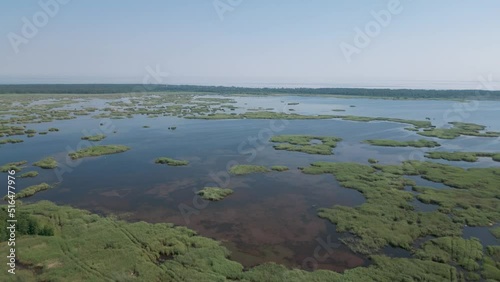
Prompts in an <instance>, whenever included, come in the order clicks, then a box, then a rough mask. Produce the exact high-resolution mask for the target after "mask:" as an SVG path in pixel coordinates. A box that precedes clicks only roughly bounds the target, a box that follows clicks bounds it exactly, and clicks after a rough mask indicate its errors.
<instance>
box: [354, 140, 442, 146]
mask: <svg viewBox="0 0 500 282" xmlns="http://www.w3.org/2000/svg"><path fill="white" fill-rule="evenodd" d="M363 143H367V144H370V145H374V146H385V147H414V148H434V147H439V146H441V144H439V143H438V142H436V141H431V140H426V139H419V140H410V141H396V140H387V139H371V140H366V141H364V142H363Z"/></svg>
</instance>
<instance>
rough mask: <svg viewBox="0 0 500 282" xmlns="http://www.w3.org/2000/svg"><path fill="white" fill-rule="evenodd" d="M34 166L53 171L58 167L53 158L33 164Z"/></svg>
mask: <svg viewBox="0 0 500 282" xmlns="http://www.w3.org/2000/svg"><path fill="white" fill-rule="evenodd" d="M33 165H34V166H38V167H40V168H43V169H52V168H56V167H57V161H56V160H55V159H54V158H53V157H47V158H44V159H42V160H39V161H38V162H35V163H33Z"/></svg>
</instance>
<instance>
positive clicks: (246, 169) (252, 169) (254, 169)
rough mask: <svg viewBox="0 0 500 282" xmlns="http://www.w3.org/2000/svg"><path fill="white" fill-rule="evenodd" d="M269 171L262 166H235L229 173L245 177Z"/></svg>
mask: <svg viewBox="0 0 500 282" xmlns="http://www.w3.org/2000/svg"><path fill="white" fill-rule="evenodd" d="M269 171H270V170H269V169H268V168H267V167H265V166H261V165H234V166H232V167H231V168H230V169H229V173H230V174H234V175H245V174H250V173H259V172H269Z"/></svg>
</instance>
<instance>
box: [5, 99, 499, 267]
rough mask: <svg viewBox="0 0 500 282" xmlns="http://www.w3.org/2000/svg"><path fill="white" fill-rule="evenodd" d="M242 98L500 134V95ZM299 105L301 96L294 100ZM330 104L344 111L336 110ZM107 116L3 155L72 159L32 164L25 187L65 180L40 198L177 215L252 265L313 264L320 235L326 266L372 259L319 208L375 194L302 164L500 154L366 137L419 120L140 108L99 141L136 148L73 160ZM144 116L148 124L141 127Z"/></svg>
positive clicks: (468, 142) (469, 140) (70, 124)
mask: <svg viewBox="0 0 500 282" xmlns="http://www.w3.org/2000/svg"><path fill="white" fill-rule="evenodd" d="M236 99H237V101H238V102H237V104H235V105H236V106H240V107H245V108H258V107H263V108H274V109H275V110H276V111H289V109H294V110H295V111H294V112H295V113H299V114H334V115H337V114H338V115H344V114H349V115H361V116H374V117H375V116H381V117H395V118H405V119H416V120H424V119H425V118H426V117H428V118H430V119H431V121H432V122H433V124H435V125H437V126H445V125H446V123H447V122H449V121H452V120H450V117H455V120H456V121H463V122H474V123H478V124H482V125H486V126H487V127H488V128H487V130H491V131H494V130H497V131H500V123H498V120H500V102H491V101H488V102H479V103H478V104H477V105H476V106H477V109H476V110H475V111H467V112H462V113H461V115H458V114H456V113H455V114H450V113H447V111H449V110H453V109H455V108H456V107H457V105H458V106H460V105H467V104H466V103H460V102H455V101H399V100H398V101H393V100H374V99H338V98H325V97H299V96H277V97H262V98H255V97H238V98H236ZM291 102H297V103H299V104H298V105H288V103H291ZM81 105H83V106H96V107H102V106H105V105H106V104H105V101H103V100H96V99H94V100H91V101H89V102H82V103H81ZM351 105H353V106H355V107H351ZM332 109H345V110H346V111H345V112H333V111H332ZM238 111H242V110H241V109H238ZM452 113H453V112H452ZM100 122H103V121H101V120H98V119H93V118H91V117H88V116H83V117H80V118H78V119H76V120H66V121H56V122H53V123H50V124H47V123H46V124H33V125H29V126H28V128H33V129H36V130H40V131H44V130H46V129H47V128H49V127H52V126H55V127H58V128H59V129H60V132H55V133H49V134H48V135H45V136H43V135H37V136H36V137H34V138H26V137H24V136H20V137H19V138H22V139H24V140H25V142H24V143H20V144H14V145H11V144H7V145H2V147H1V148H0V156H1V160H2V162H3V163H6V162H11V161H19V160H28V161H29V162H34V161H37V160H39V159H41V158H43V157H46V156H54V157H55V158H56V159H57V160H58V161H59V162H60V163H61V164H62V168H60V169H59V170H58V172H57V173H54V171H52V170H40V169H39V168H34V170H37V171H39V172H40V173H41V174H40V175H39V176H38V177H36V178H34V179H23V180H22V181H21V182H20V184H19V187H20V188H23V187H27V186H29V185H33V184H37V183H40V182H47V183H55V182H60V183H59V184H58V186H57V188H55V189H52V190H49V191H46V192H43V193H39V194H37V195H35V196H33V197H32V198H31V200H33V201H36V200H41V199H47V200H51V201H54V202H56V203H60V204H70V205H73V206H76V207H80V208H85V209H89V210H92V211H94V212H99V213H101V214H117V215H119V216H120V217H122V218H124V219H127V220H132V221H135V220H144V221H148V222H172V223H175V224H178V225H184V226H188V227H189V228H192V229H194V230H196V231H198V232H199V233H200V234H201V235H204V236H208V237H211V238H215V239H217V240H220V241H222V242H223V244H224V245H225V246H227V247H228V248H229V249H230V250H231V251H232V258H234V259H236V260H238V261H240V262H241V263H243V264H244V265H245V266H253V265H257V264H259V263H262V262H265V261H275V262H279V263H283V264H286V265H288V266H290V267H305V264H304V261H306V259H307V258H309V257H311V256H313V253H314V250H315V248H316V247H317V246H319V244H320V243H318V242H319V240H324V241H327V240H330V241H329V242H331V243H332V244H334V245H335V246H336V247H335V253H334V254H332V255H331V256H330V258H329V259H327V260H326V261H323V262H321V263H319V264H318V265H317V267H319V268H327V269H334V270H337V271H342V270H344V269H347V268H352V267H356V266H359V265H366V264H367V261H366V258H365V257H362V256H358V255H356V254H354V253H352V252H351V251H349V250H348V249H347V248H346V247H344V246H343V245H341V244H340V242H339V241H338V238H339V237H341V236H345V234H337V233H336V231H335V226H334V225H333V224H331V223H329V222H328V221H326V220H323V219H320V218H318V217H317V215H316V209H317V208H319V207H331V206H332V205H337V204H338V205H348V206H357V205H360V204H362V203H363V202H364V201H365V200H364V197H363V196H362V195H361V194H360V193H359V192H357V191H354V190H350V189H345V188H342V187H341V186H340V185H339V184H338V182H337V181H336V180H335V178H334V177H333V176H332V175H305V174H302V173H301V172H300V170H299V169H298V168H299V167H304V166H308V165H309V164H310V163H311V162H315V161H333V162H359V163H363V164H368V162H367V159H368V158H375V159H377V160H379V161H380V163H382V164H397V163H400V162H401V161H404V160H409V159H417V160H424V157H423V155H424V152H425V151H428V150H445V151H454V150H462V151H486V152H494V151H500V145H499V144H500V141H499V139H498V138H474V137H460V138H457V139H454V140H439V139H435V140H436V141H438V142H440V143H441V144H442V146H441V147H439V148H437V149H415V148H386V147H376V146H370V145H367V144H362V143H361V141H363V140H366V139H380V138H384V139H395V140H413V139H420V138H423V137H422V136H419V135H417V134H416V133H415V132H411V131H407V130H404V128H405V127H409V125H406V124H398V123H391V122H370V123H363V122H351V121H342V120H337V119H335V120H294V121H269V120H213V121H206V120H188V119H179V118H172V117H159V118H147V117H144V116H136V117H134V118H133V119H123V120H109V119H106V120H104V122H106V123H110V126H111V127H112V129H113V130H116V133H112V132H110V133H108V134H107V136H108V137H107V138H106V139H104V140H103V141H101V142H100V144H123V145H127V146H130V147H131V148H132V149H131V150H130V151H127V152H125V153H120V154H116V155H109V156H102V157H98V158H87V159H84V160H81V161H77V162H74V161H70V160H68V159H67V154H68V152H71V151H73V150H75V149H76V148H78V147H80V146H82V145H84V144H85V143H82V142H81V140H80V137H82V136H83V135H84V134H86V133H90V134H96V133H100V132H101V130H102V127H101V126H100ZM144 125H148V126H150V128H143V126H144ZM169 126H177V129H176V130H174V131H172V130H167V128H168V127H169ZM273 134H304V135H320V136H337V137H341V138H343V141H342V142H340V143H339V144H338V146H337V148H335V149H334V155H331V156H317V155H308V154H304V153H297V152H286V151H277V150H274V149H273V148H272V144H270V143H269V142H268V139H269V138H270V137H271V135H273ZM16 138H17V137H16ZM431 139H432V138H431ZM161 156H167V157H172V158H177V159H185V160H189V162H190V164H189V165H188V166H186V167H169V166H164V165H157V164H154V159H155V158H157V157H161ZM432 161H436V162H440V163H448V164H453V165H457V166H462V167H464V168H469V167H491V166H500V163H499V162H494V161H492V160H491V159H481V160H480V161H479V162H476V163H466V162H447V161H443V160H432ZM234 164H255V165H265V166H272V165H286V166H288V167H290V170H289V171H286V172H270V173H266V174H254V175H246V176H231V177H229V176H228V174H227V167H229V166H231V165H234ZM27 170H28V169H26V171H27ZM30 170H31V168H30ZM62 171H64V172H62ZM410 178H412V179H414V180H415V181H416V182H417V184H419V185H425V186H433V187H436V188H442V189H447V187H446V186H445V185H442V184H436V183H433V182H430V181H427V180H424V179H421V178H420V177H410ZM214 185H216V186H220V185H225V186H228V187H231V188H233V189H234V190H235V193H234V194H233V195H231V196H230V197H228V198H226V199H224V200H223V201H220V202H211V203H208V204H204V203H203V202H201V201H200V200H199V198H198V197H196V195H195V192H196V191H197V190H199V189H201V188H203V187H205V186H214ZM415 205H416V208H417V209H419V210H422V211H431V210H433V209H435V206H433V205H425V204H422V203H419V202H417V201H416V202H415ZM485 230H486V231H485ZM488 234H489V235H488ZM464 236H466V237H471V236H475V237H479V238H481V239H482V240H483V241H485V242H488V243H497V244H498V240H496V239H495V238H493V237H492V236H491V234H490V233H489V232H487V229H486V228H476V229H474V228H466V229H465V230H464ZM386 252H387V253H389V254H391V255H398V254H399V255H401V256H404V254H405V253H404V252H401V251H397V250H389V249H387V250H386ZM306 268H307V267H306Z"/></svg>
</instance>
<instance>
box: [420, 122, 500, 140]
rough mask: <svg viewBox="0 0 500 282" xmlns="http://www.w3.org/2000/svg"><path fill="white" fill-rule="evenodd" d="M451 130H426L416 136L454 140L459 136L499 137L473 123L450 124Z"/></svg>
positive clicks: (482, 126)
mask: <svg viewBox="0 0 500 282" xmlns="http://www.w3.org/2000/svg"><path fill="white" fill-rule="evenodd" d="M449 124H451V125H452V127H451V128H426V129H424V130H423V131H420V132H418V134H420V135H422V136H427V137H437V138H440V139H455V138H457V137H459V136H461V135H467V136H476V137H499V136H500V132H494V131H486V132H482V131H484V130H485V129H486V126H484V125H479V124H475V123H464V122H450V123H449Z"/></svg>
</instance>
